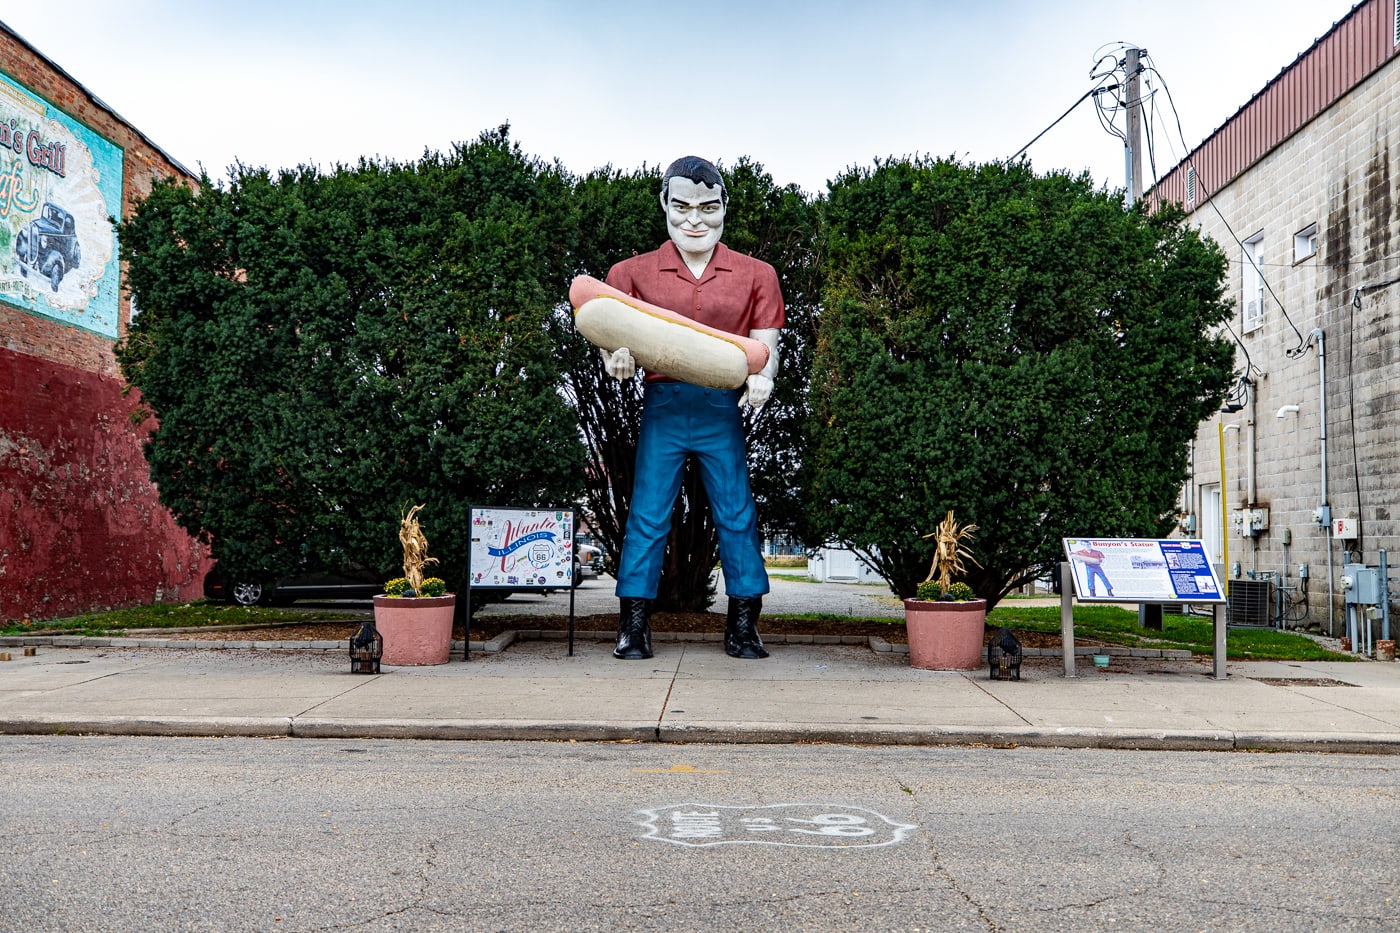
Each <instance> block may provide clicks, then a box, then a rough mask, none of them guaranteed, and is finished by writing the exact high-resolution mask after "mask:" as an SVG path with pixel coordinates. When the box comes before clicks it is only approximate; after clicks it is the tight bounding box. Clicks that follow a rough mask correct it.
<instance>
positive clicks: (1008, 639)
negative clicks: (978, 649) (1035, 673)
mask: <svg viewBox="0 0 1400 933" xmlns="http://www.w3.org/2000/svg"><path fill="white" fill-rule="evenodd" d="M987 667H988V669H989V670H988V676H989V678H990V679H992V680H1020V679H1021V639H1019V638H1017V637H1016V633H1015V632H1013V631H1011V629H1009V628H1000V629H997V633H996V634H995V635H993V636H992V640H991V641H990V642H988V643H987Z"/></svg>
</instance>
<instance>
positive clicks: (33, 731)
mask: <svg viewBox="0 0 1400 933" xmlns="http://www.w3.org/2000/svg"><path fill="white" fill-rule="evenodd" d="M0 735H110V736H167V737H178V738H221V737H230V736H232V737H238V738H266V737H274V736H277V737H287V738H304V739H418V740H437V741H499V742H508V741H529V742H619V741H620V742H636V743H656V744H662V745H671V744H675V745H683V744H687V743H697V742H707V743H722V744H733V745H791V744H796V743H809V744H810V743H829V744H834V745H872V746H874V745H903V746H919V747H937V746H978V747H989V748H1004V749H1010V748H1083V749H1088V748H1097V749H1113V750H1119V751H1196V752H1260V751H1269V752H1309V753H1331V754H1341V753H1346V754H1369V755H1397V754H1400V737H1396V736H1381V735H1366V734H1351V735H1347V734H1340V735H1338V734H1319V733H1284V732H1279V733H1243V732H1241V733H1235V732H1229V731H1217V730H1182V731H1166V730H1155V729H1085V728H1061V729H1043V728H1037V727H1034V726H1025V727H1017V728H1006V729H981V728H975V727H958V726H933V727H925V728H908V727H901V726H884V725H868V726H865V725H862V726H847V725H838V724H812V725H802V726H794V725H792V724H790V723H740V722H734V723H727V724H706V725H680V726H672V725H663V726H660V727H658V726H657V724H656V723H654V722H650V721H635V722H555V721H546V720H519V721H499V720H467V719H461V720H456V719H444V720H412V719H380V720H342V719H325V718H317V717H314V716H297V717H291V718H288V717H280V716H274V717H194V716H189V717H182V716H181V717H119V716H94V717H83V718H63V717H58V716H32V717H8V718H7V717H0Z"/></svg>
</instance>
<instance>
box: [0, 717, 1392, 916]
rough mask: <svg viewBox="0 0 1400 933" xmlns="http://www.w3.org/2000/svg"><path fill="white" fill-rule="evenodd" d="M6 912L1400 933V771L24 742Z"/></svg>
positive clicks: (15, 753)
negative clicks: (1398, 814)
mask: <svg viewBox="0 0 1400 933" xmlns="http://www.w3.org/2000/svg"><path fill="white" fill-rule="evenodd" d="M0 761H3V762H4V773H5V778H6V785H7V786H6V791H5V804H4V806H3V808H0V833H2V834H3V838H4V840H5V857H4V858H3V859H0V891H3V897H0V930H4V931H25V933H46V931H58V930H83V931H106V930H121V931H129V930H142V931H144V930H259V931H262V930H298V931H301V930H307V931H309V930H329V929H354V930H366V931H384V930H532V931H533V930H571V931H572V930H579V931H586V930H621V929H634V930H711V929H733V930H778V929H781V930H842V931H849V930H902V931H913V930H931V929H936V930H997V931H1021V930H1027V931H1029V930H1035V931H1044V930H1088V929H1093V930H1105V929H1130V930H1131V929H1152V930H1154V931H1158V933H1161V931H1176V930H1190V931H1197V930H1222V931H1223V930H1230V931H1237V930H1267V931H1277V930H1328V931H1331V930H1339V929H1353V930H1394V929H1396V924H1397V913H1398V908H1397V903H1396V897H1397V895H1396V893H1395V892H1396V882H1397V869H1396V859H1395V853H1396V851H1400V829H1398V828H1397V826H1400V824H1397V822H1396V821H1395V820H1394V819H1393V814H1394V810H1395V802H1396V801H1395V796H1396V777H1397V770H1400V761H1397V760H1396V759H1394V758H1389V757H1361V756H1350V755H1325V756H1308V755H1289V754H1275V755H1247V754H1235V755H1222V754H1219V753H1205V754H1193V753H1143V752H1107V751H1086V750H1079V751H1075V750H1052V749H1034V750H1027V749H992V748H922V749H918V748H903V747H882V748H861V747H847V746H833V745H794V746H718V745H668V746H663V745H636V744H607V743H598V744H593V743H589V744H572V743H506V742H501V743H493V742H456V743H450V742H406V741H397V742H395V741H343V740H330V739H327V740H322V741H278V740H256V739H151V738H145V739H141V738H105V737H86V738H85V737H57V736H47V737H4V738H0Z"/></svg>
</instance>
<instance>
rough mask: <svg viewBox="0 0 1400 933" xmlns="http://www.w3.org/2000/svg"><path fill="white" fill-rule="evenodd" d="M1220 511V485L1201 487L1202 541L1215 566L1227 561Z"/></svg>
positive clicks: (1223, 527)
mask: <svg viewBox="0 0 1400 933" xmlns="http://www.w3.org/2000/svg"><path fill="white" fill-rule="evenodd" d="M1222 519H1223V516H1222V515H1221V511H1220V484H1219V483H1216V484H1214V485H1210V486H1202V487H1201V541H1202V542H1204V543H1205V546H1206V551H1207V552H1208V553H1209V554H1210V560H1211V563H1213V564H1219V563H1220V562H1221V561H1223V560H1224V559H1225V537H1224V535H1225V524H1224V521H1223V520H1222Z"/></svg>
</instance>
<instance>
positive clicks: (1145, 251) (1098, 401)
mask: <svg viewBox="0 0 1400 933" xmlns="http://www.w3.org/2000/svg"><path fill="white" fill-rule="evenodd" d="M821 208H822V212H823V221H824V231H825V239H824V244H825V249H826V256H825V263H824V271H825V292H824V294H825V304H824V307H823V313H822V316H821V319H820V323H819V327H818V333H817V354H816V362H815V369H814V372H813V376H812V408H813V417H812V421H811V430H812V442H813V444H814V451H813V453H812V457H811V461H810V464H809V466H810V468H811V470H812V473H811V478H810V483H809V485H808V489H807V497H806V498H807V502H808V503H809V509H810V515H811V520H812V523H813V528H814V530H815V531H816V533H818V534H820V535H822V536H824V537H828V538H830V539H835V540H838V541H841V542H845V543H847V544H849V545H850V546H852V547H853V548H854V549H855V550H856V551H857V552H858V553H860V554H861V555H862V556H864V557H865V558H866V559H867V560H868V561H870V562H871V564H872V565H873V566H874V567H876V568H877V569H878V570H879V572H880V573H881V574H882V575H883V576H884V578H885V579H886V580H887V581H888V582H889V584H890V587H891V589H892V590H893V591H894V592H895V593H896V594H897V595H899V596H901V597H907V596H911V595H913V592H914V589H915V587H916V585H917V583H918V582H919V581H920V580H921V579H923V578H924V577H925V576H926V575H927V573H928V568H929V564H930V560H931V557H932V553H933V542H932V540H931V539H925V537H924V536H925V535H928V534H929V533H930V532H932V531H933V530H934V527H935V526H936V524H937V522H938V521H939V520H940V519H941V518H942V517H943V516H944V514H945V513H946V512H947V511H948V510H950V509H951V510H953V511H954V512H955V513H956V515H957V518H958V520H959V522H971V523H974V524H975V525H977V528H978V530H977V533H976V537H975V539H974V540H973V541H972V542H971V546H970V549H971V551H972V554H973V557H974V559H975V560H976V561H977V562H978V565H979V566H973V567H970V573H969V576H968V582H969V583H970V584H971V585H972V586H973V588H974V589H975V590H976V591H977V593H978V595H979V596H982V597H984V598H986V599H988V600H990V601H991V602H992V603H995V602H996V601H997V600H998V599H1000V598H1001V597H1002V596H1003V595H1005V594H1006V593H1008V592H1009V591H1010V590H1012V589H1013V588H1014V587H1016V586H1019V585H1021V584H1024V583H1026V582H1029V581H1030V580H1032V579H1034V578H1036V577H1039V576H1041V575H1043V574H1045V573H1046V572H1048V571H1049V570H1050V569H1051V567H1052V566H1053V565H1054V563H1055V562H1056V561H1057V560H1060V559H1063V558H1062V553H1061V544H1060V539H1061V538H1063V537H1068V536H1086V535H1093V536H1146V537H1157V536H1161V535H1163V534H1165V533H1166V532H1167V531H1168V529H1169V528H1170V527H1171V524H1172V520H1173V517H1174V516H1173V512H1174V504H1175V501H1176V497H1177V494H1178V492H1179V489H1180V484H1181V483H1182V481H1183V480H1184V478H1185V475H1186V451H1187V444H1188V441H1189V440H1190V439H1191V438H1192V437H1193V436H1194V435H1195V431H1196V425H1197V424H1198V423H1199V422H1200V421H1201V420H1202V419H1203V418H1205V417H1207V416H1209V415H1210V414H1211V413H1212V412H1214V411H1215V410H1217V409H1218V407H1219V405H1220V402H1221V400H1222V398H1223V396H1224V393H1225V391H1226V387H1227V386H1228V384H1229V382H1230V380H1231V367H1232V364H1233V359H1234V355H1233V351H1232V348H1231V346H1230V344H1229V342H1228V341H1226V340H1224V339H1222V338H1219V337H1216V336H1213V334H1214V331H1215V328H1216V327H1217V326H1218V325H1219V324H1220V323H1221V322H1222V321H1224V320H1225V318H1226V315H1227V314H1228V309H1229V306H1228V303H1227V302H1226V301H1225V300H1224V299H1223V297H1222V294H1223V292H1222V283H1223V281H1224V275H1225V269H1226V261H1225V258H1224V256H1223V254H1222V253H1221V251H1220V250H1219V249H1218V248H1217V247H1216V246H1215V245H1214V244H1213V243H1211V242H1209V241H1207V240H1204V239H1203V238H1202V237H1201V236H1200V235H1199V234H1198V233H1197V232H1196V231H1195V230H1192V229H1189V228H1188V227H1187V226H1186V225H1185V223H1184V217H1183V215H1182V213H1181V212H1180V210H1178V209H1176V208H1174V207H1168V208H1164V209H1161V210H1158V211H1156V212H1155V213H1153V212H1149V211H1148V210H1147V209H1146V208H1145V207H1144V206H1141V205H1139V206H1136V207H1133V208H1131V209H1125V207H1124V204H1123V200H1122V197H1121V195H1110V194H1108V193H1106V192H1104V191H1102V190H1095V189H1094V188H1093V186H1092V183H1091V181H1090V179H1089V177H1088V176H1087V175H1083V176H1080V177H1070V176H1068V175H1065V174H1058V173H1054V174H1050V175H1046V176H1037V175H1035V174H1034V173H1033V172H1032V171H1031V169H1030V166H1029V165H1028V164H1027V163H1024V162H1022V163H1016V164H1011V165H1000V164H993V165H983V166H972V165H963V164H959V163H957V162H954V161H949V160H930V159H917V160H892V161H888V162H883V163H877V164H876V165H875V167H874V168H872V169H857V170H852V171H849V172H847V173H845V174H844V175H842V176H841V177H839V178H838V179H837V180H836V181H835V182H834V183H833V185H832V188H831V191H830V195H829V199H828V200H827V201H826V202H824V203H823V204H822V205H821Z"/></svg>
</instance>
